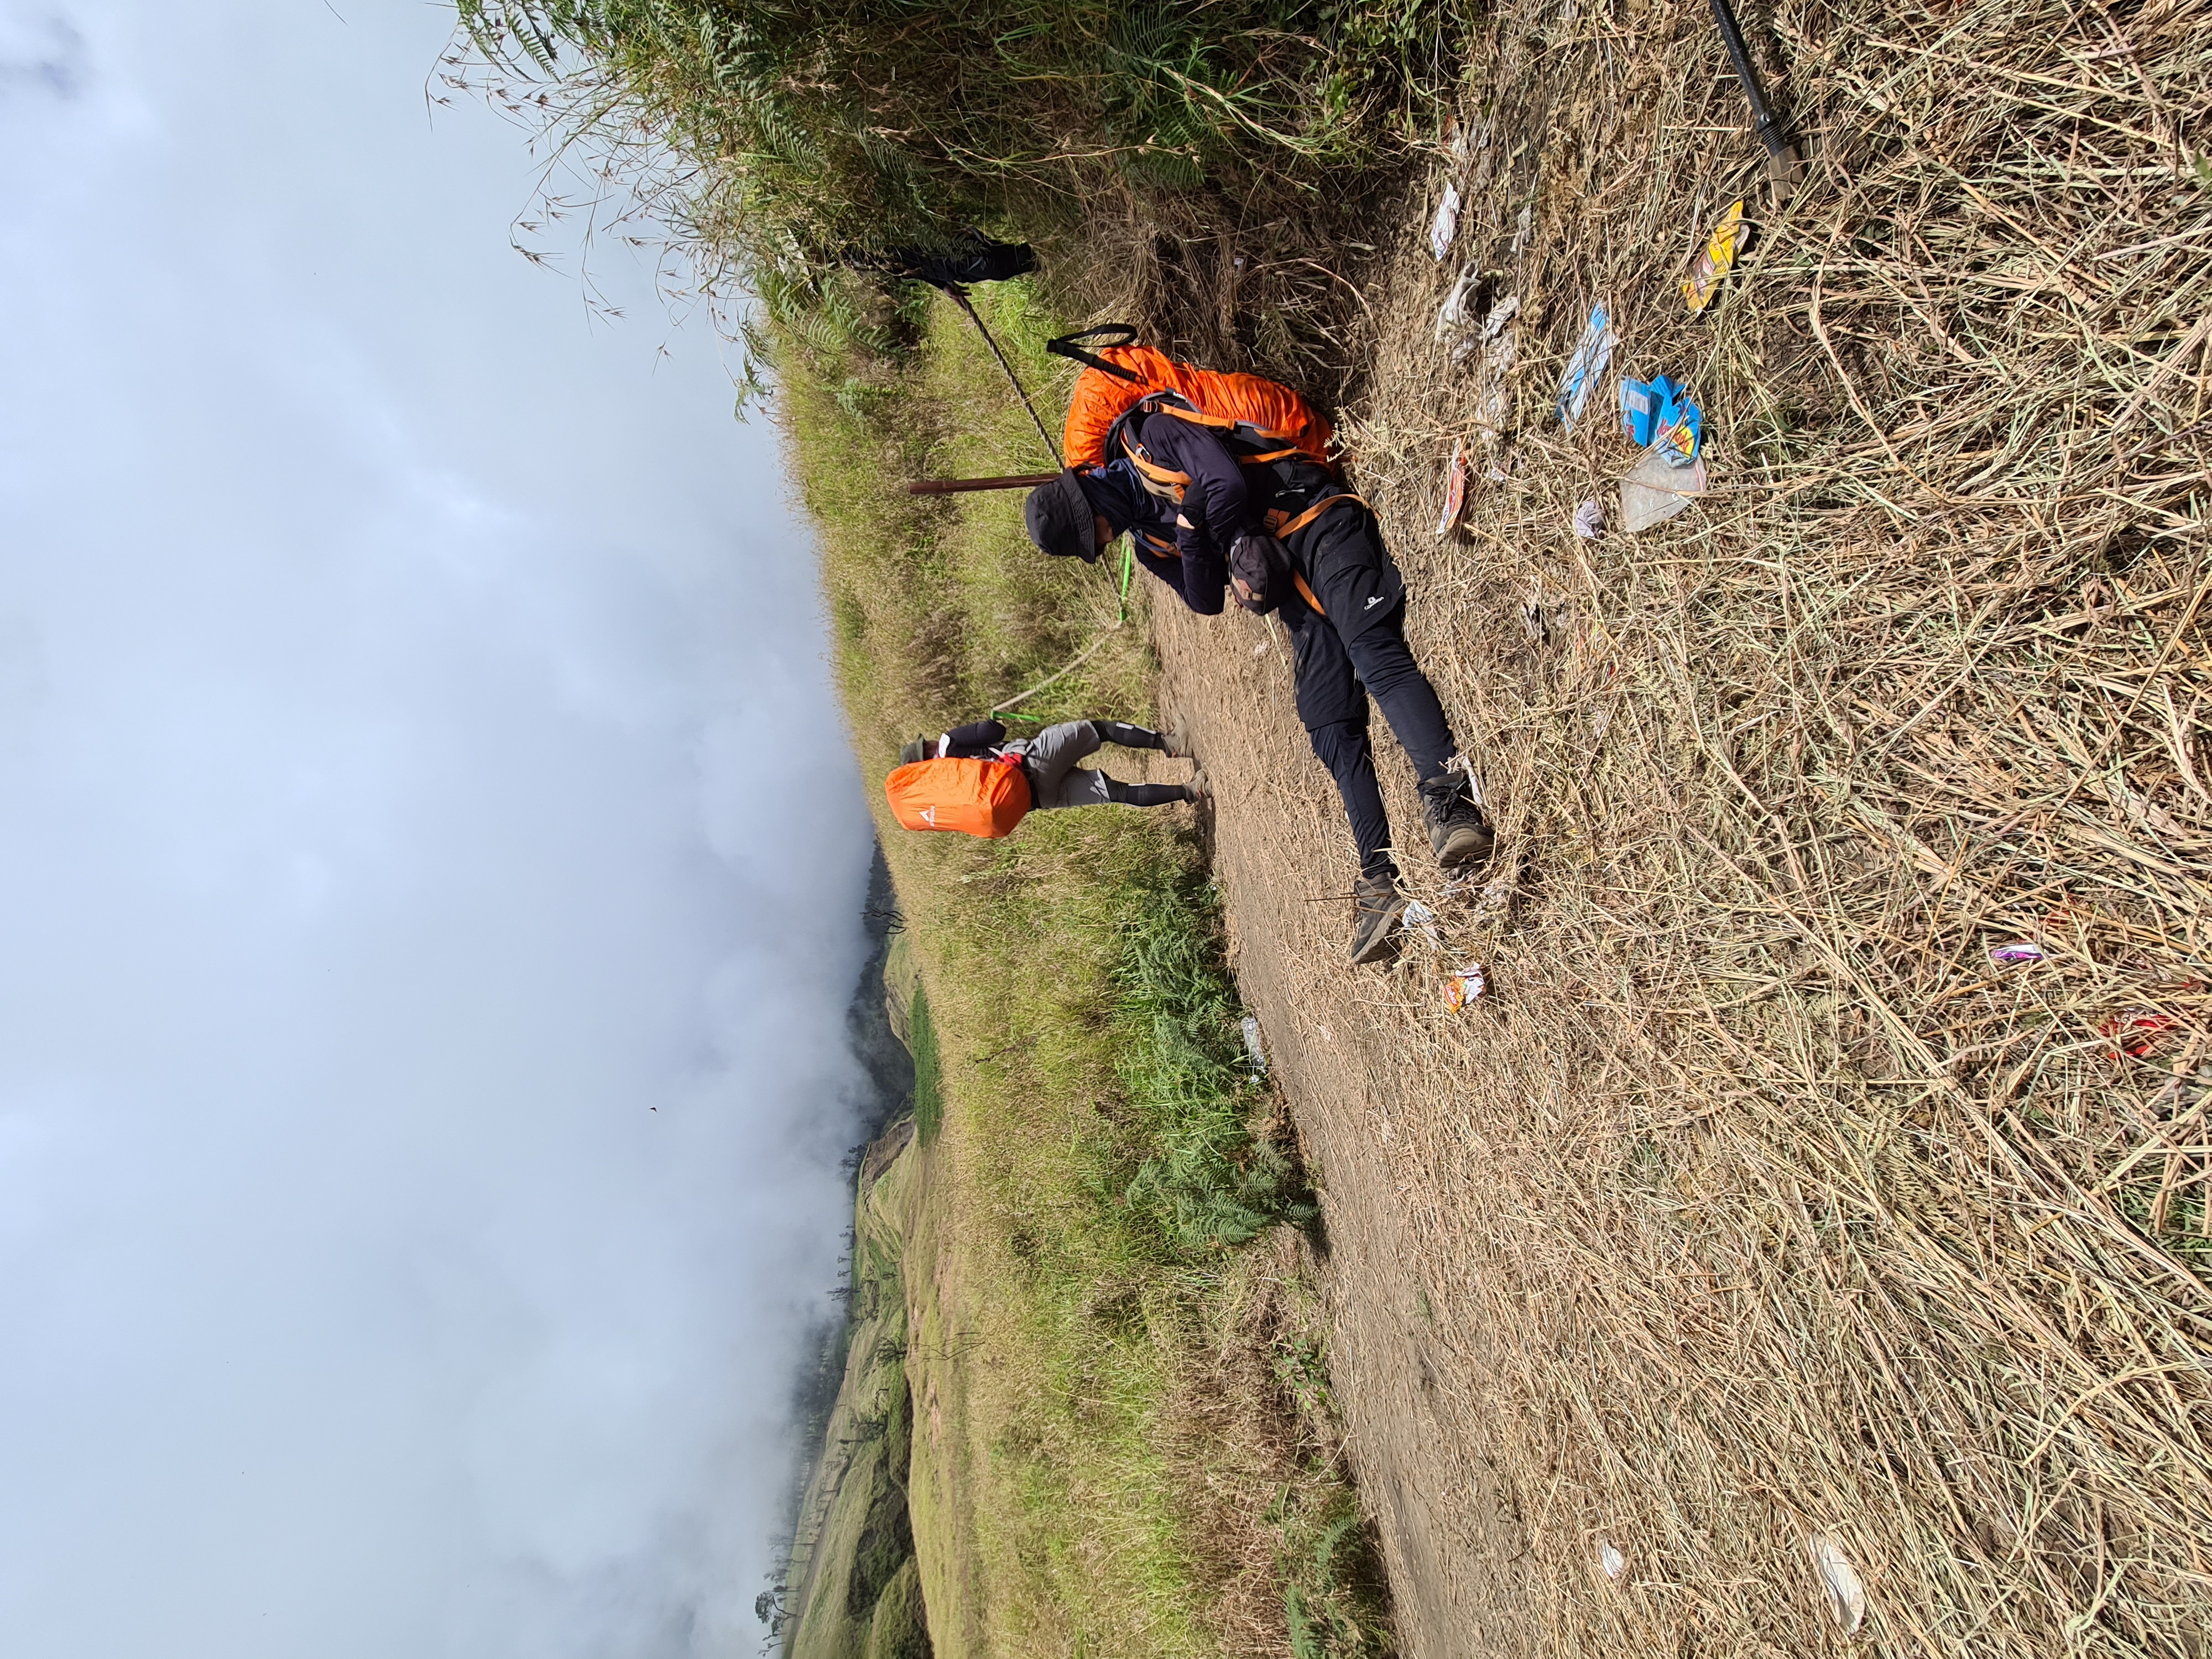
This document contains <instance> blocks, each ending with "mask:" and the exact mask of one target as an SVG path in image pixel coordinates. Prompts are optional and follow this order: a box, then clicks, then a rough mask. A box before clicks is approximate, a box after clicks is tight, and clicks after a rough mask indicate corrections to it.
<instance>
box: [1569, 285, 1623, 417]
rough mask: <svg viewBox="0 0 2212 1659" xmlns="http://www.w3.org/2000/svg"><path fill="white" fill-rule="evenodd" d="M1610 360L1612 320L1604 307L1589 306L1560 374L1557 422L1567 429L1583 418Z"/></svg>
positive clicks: (1611, 357)
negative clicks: (1571, 353) (1578, 334)
mask: <svg viewBox="0 0 2212 1659" xmlns="http://www.w3.org/2000/svg"><path fill="white" fill-rule="evenodd" d="M1612 361H1613V319H1612V318H1610V317H1609V316H1607V314H1606V309H1605V307H1603V306H1592V307H1590V314H1589V322H1588V323H1586V324H1584V325H1583V337H1582V338H1581V339H1580V340H1578V341H1577V342H1576V343H1575V351H1574V356H1571V357H1570V358H1568V359H1567V368H1566V373H1565V374H1562V375H1561V376H1560V377H1559V424H1560V425H1561V426H1563V427H1565V428H1566V429H1567V430H1568V431H1570V432H1571V431H1573V430H1574V429H1575V422H1577V421H1578V420H1580V419H1582V416H1583V406H1584V405H1585V404H1588V403H1589V395H1590V392H1592V391H1593V390H1594V389H1595V387H1596V386H1597V384H1598V382H1599V381H1601V380H1603V379H1604V378H1605V371H1606V366H1607V364H1608V363H1610V362H1612Z"/></svg>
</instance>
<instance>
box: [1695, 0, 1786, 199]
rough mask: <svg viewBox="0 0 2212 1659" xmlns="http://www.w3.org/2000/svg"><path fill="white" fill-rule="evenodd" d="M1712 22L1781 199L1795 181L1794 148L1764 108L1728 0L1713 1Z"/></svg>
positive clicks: (1756, 76) (1762, 90) (1762, 93)
mask: <svg viewBox="0 0 2212 1659" xmlns="http://www.w3.org/2000/svg"><path fill="white" fill-rule="evenodd" d="M1713 21H1715V22H1716V23H1717V24H1719V25H1720V29H1721V39H1722V40H1723V41H1725V42H1726V43H1727V45H1728V52H1729V61H1730V62H1731V63H1733V64H1735V78H1736V81H1737V82H1738V84H1740V85H1741V87H1742V88H1743V95H1744V97H1745V99H1746V100H1748V101H1749V103H1750V105H1751V130H1752V131H1753V132H1755V133H1757V134H1758V135H1759V143H1762V144H1764V145H1765V146H1766V176H1767V179H1768V181H1769V182H1770V183H1771V184H1772V185H1773V186H1774V198H1775V200H1776V201H1778V202H1780V201H1784V200H1785V199H1787V198H1788V197H1789V195H1790V190H1791V189H1792V188H1793V187H1794V186H1795V185H1796V182H1797V150H1796V146H1794V145H1792V144H1791V143H1790V141H1789V140H1788V139H1786V138H1784V137H1783V136H1782V123H1781V122H1779V121H1778V120H1776V119H1775V118H1774V112H1773V111H1772V110H1771V109H1769V108H1768V107H1767V105H1766V91H1765V88H1763V87H1761V86H1760V85H1759V71H1758V70H1755V69H1753V68H1752V66H1751V51H1750V48H1748V47H1747V46H1745V45H1744V43H1743V30H1742V28H1741V26H1739V25H1738V24H1737V22H1736V21H1735V10H1734V9H1732V8H1731V7H1730V6H1729V0H1713Z"/></svg>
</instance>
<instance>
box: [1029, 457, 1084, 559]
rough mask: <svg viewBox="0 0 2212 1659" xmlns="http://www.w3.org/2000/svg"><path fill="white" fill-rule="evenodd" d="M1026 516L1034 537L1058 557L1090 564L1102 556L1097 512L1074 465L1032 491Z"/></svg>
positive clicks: (1031, 538) (1031, 534)
mask: <svg viewBox="0 0 2212 1659" xmlns="http://www.w3.org/2000/svg"><path fill="white" fill-rule="evenodd" d="M1022 517H1023V519H1024V520H1025V521H1026V522H1027V523H1028V525H1029V531H1030V540H1031V541H1033V542H1035V543H1036V544H1037V545H1038V546H1039V547H1041V548H1042V549H1043V550H1045V551H1046V552H1048V553H1049V554H1051V555H1052V556H1054V558H1056V559H1081V560H1083V561H1084V562H1085V563H1090V562H1093V561H1095V560H1096V559H1097V557H1098V529H1097V524H1096V522H1095V520H1097V513H1095V512H1093V511H1092V510H1091V498H1090V497H1089V496H1087V495H1085V494H1084V493H1083V481H1082V479H1081V478H1080V477H1079V476H1078V475H1077V473H1076V472H1075V471H1074V469H1073V468H1072V467H1071V468H1070V469H1069V470H1068V471H1065V472H1063V473H1061V474H1060V476H1059V477H1057V478H1054V480H1053V481H1052V482H1051V483H1048V484H1039V485H1038V486H1037V487H1036V489H1032V490H1031V491H1030V498H1029V501H1028V503H1027V505H1025V506H1024V507H1023V509H1022Z"/></svg>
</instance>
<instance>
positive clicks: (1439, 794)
mask: <svg viewBox="0 0 2212 1659" xmlns="http://www.w3.org/2000/svg"><path fill="white" fill-rule="evenodd" d="M1421 822H1422V823H1425V824H1426V825H1427V826H1428V829H1429V845H1430V846H1431V847H1433V848H1436V849H1437V863H1438V864H1441V865H1442V866H1443V867H1444V868H1445V869H1447V870H1463V869H1465V868H1467V867H1468V866H1469V865H1475V864H1480V863H1482V862H1483V861H1484V860H1486V859H1487V858H1489V856H1490V853H1491V849H1492V848H1493V847H1495V846H1496V845H1497V844H1498V837H1497V836H1496V835H1495V834H1494V833H1493V832H1492V829H1491V828H1490V820H1489V819H1488V818H1487V817H1484V816H1483V811H1482V809H1481V808H1480V806H1477V805H1475V804H1474V796H1472V795H1471V794H1469V793H1468V787H1467V780H1466V779H1465V778H1463V777H1461V776H1460V775H1458V774H1457V773H1455V772H1445V773H1443V774H1441V775H1438V776H1437V777H1433V778H1431V779H1430V780H1429V781H1427V782H1426V783H1425V784H1423V785H1422V786H1421Z"/></svg>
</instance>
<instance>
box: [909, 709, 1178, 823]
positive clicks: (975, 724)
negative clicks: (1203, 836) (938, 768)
mask: <svg viewBox="0 0 2212 1659" xmlns="http://www.w3.org/2000/svg"><path fill="white" fill-rule="evenodd" d="M1107 743H1111V744H1120V745H1121V747H1122V748H1124V749H1157V750H1159V751H1160V752H1161V753H1162V754H1164V755H1166V756H1168V757H1170V759H1181V758H1183V757H1187V756H1188V754H1189V752H1190V751H1189V750H1187V749H1185V748H1184V747H1183V746H1182V743H1181V741H1180V740H1179V739H1177V738H1176V737H1175V736H1174V735H1173V734H1172V733H1170V732H1155V731H1153V730H1152V728H1151V727H1149V726H1132V725H1130V724H1128V723H1127V721H1125V720H1067V721H1064V722H1063V723H1061V724H1060V725H1058V726H1046V727H1045V728H1044V730H1043V731H1042V732H1038V733H1037V734H1036V736H1035V737H1033V738H1009V737H1008V736H1007V735H1006V726H1005V724H1004V722H1002V721H1000V720H971V721H970V722H969V724H967V725H966V726H954V727H953V728H952V729H951V731H950V732H944V733H942V734H940V735H939V736H938V737H934V738H932V737H929V736H927V735H924V736H921V737H918V738H915V739H914V741H913V742H911V743H909V744H907V745H906V747H904V748H903V749H902V750H899V762H900V763H901V764H902V765H905V764H909V763H913V762H915V761H924V760H941V759H943V758H945V757H948V756H951V757H959V758H962V759H969V760H997V759H998V758H1000V757H1001V756H1005V755H1014V756H1018V757H1020V760H1021V764H1022V773H1023V775H1024V777H1026V778H1027V779H1028V780H1029V786H1030V811H1057V810H1059V809H1060V808H1064V807H1069V806H1104V805H1121V806H1170V805H1175V804H1176V803H1177V802H1179V801H1193V802H1196V801H1201V800H1204V799H1206V782H1205V779H1204V777H1203V776H1202V775H1201V776H1194V777H1193V778H1192V779H1191V781H1189V782H1188V783H1187V784H1186V783H1122V782H1121V781H1118V780H1116V779H1114V778H1109V777H1108V776H1107V775H1106V774H1105V773H1103V772H1102V771H1099V770H1097V769H1096V768H1093V767H1087V766H1078V765H1077V764H1076V763H1077V762H1078V761H1079V760H1082V759H1083V758H1084V757H1086V756H1089V755H1095V754H1097V752H1098V749H1099V745H1100V744H1107Z"/></svg>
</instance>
